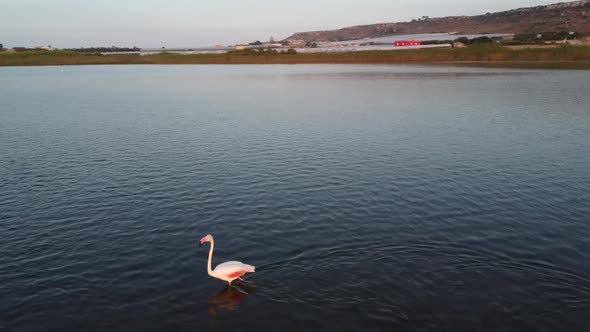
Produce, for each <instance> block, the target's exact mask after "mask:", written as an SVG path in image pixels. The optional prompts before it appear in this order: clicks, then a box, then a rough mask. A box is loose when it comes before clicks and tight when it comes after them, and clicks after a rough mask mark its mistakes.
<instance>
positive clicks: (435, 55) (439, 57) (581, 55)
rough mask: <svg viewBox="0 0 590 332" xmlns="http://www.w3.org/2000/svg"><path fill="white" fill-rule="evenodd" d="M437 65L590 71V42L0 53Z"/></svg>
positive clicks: (117, 61) (49, 62)
mask: <svg viewBox="0 0 590 332" xmlns="http://www.w3.org/2000/svg"><path fill="white" fill-rule="evenodd" d="M255 64H432V65H437V64H440V65H457V66H476V67H496V68H531V69H590V47H589V46H564V47H558V48H541V49H539V48H523V49H510V48H507V47H500V46H484V47H466V48H455V49H414V50H393V51H360V52H346V53H298V54H272V55H269V54H265V55H240V54H231V53H226V54H190V55H182V54H173V53H161V54H155V55H144V56H140V55H128V54H127V55H101V54H83V53H77V52H65V51H56V52H22V53H0V67H13V66H72V65H255Z"/></svg>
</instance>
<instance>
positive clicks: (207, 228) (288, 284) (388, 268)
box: [0, 65, 590, 331]
mask: <svg viewBox="0 0 590 332" xmlns="http://www.w3.org/2000/svg"><path fill="white" fill-rule="evenodd" d="M589 87H590V75H588V72H586V71H559V72H556V71H542V70H511V69H478V68H454V67H440V66H438V67H435V66H375V65H313V66H301V65H297V66H288V65H286V66H282V65H281V66H87V67H63V68H62V67H45V68H0V156H1V157H0V234H1V238H2V239H1V241H0V330H2V331H111V330H115V331H117V330H120V331H180V330H200V331H203V330H216V331H229V330H233V331H235V330H236V329H239V330H240V331H251V330H256V331H277V330H281V331H359V330H363V331H383V330H400V331H584V330H588V329H590V318H589V317H590V316H589V315H588V312H589V311H590V240H589V239H590V217H589V216H590V203H589V202H590V102H589V97H588V95H589V92H590V91H589ZM206 234H213V235H214V236H215V239H216V252H215V255H214V263H220V262H223V261H226V260H242V261H244V262H246V263H249V264H253V265H256V266H257V272H256V273H255V274H253V275H251V276H250V277H249V278H248V280H249V281H252V282H254V283H255V285H254V286H246V285H241V286H239V287H240V288H239V290H238V289H229V290H228V289H225V286H224V284H223V283H222V282H220V281H217V280H214V279H212V278H210V277H208V276H207V274H206V256H207V249H208V248H201V249H199V248H198V240H199V239H200V238H201V237H202V236H204V235H206Z"/></svg>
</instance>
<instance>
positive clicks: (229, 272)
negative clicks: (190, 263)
mask: <svg viewBox="0 0 590 332" xmlns="http://www.w3.org/2000/svg"><path fill="white" fill-rule="evenodd" d="M207 242H211V248H210V249H209V261H208V262H207V273H208V274H209V275H210V276H212V277H213V278H217V279H221V280H223V281H227V283H228V284H229V285H230V286H232V284H231V283H232V281H234V280H236V279H239V280H240V281H245V280H244V279H242V276H243V275H245V274H246V273H253V272H255V268H254V266H252V265H248V264H244V263H242V262H235V261H233V262H225V263H222V264H219V265H217V267H216V268H215V270H211V258H212V257H213V247H214V246H215V241H214V240H213V236H211V235H207V236H205V237H204V238H202V239H201V241H200V242H199V247H200V246H202V245H203V244H204V243H207Z"/></svg>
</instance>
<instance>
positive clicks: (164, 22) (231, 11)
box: [0, 0, 560, 48]
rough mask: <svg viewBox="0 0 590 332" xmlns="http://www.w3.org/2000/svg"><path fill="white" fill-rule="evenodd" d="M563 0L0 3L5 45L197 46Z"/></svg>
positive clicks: (81, 0)
mask: <svg viewBox="0 0 590 332" xmlns="http://www.w3.org/2000/svg"><path fill="white" fill-rule="evenodd" d="M555 2H560V1H558V0H549V1H546V0H493V1H479V0H447V1H441V0H412V1H409V0H406V1H394V0H362V1H348V0H296V1H295V0H0V43H2V44H4V47H14V46H26V47H33V46H42V45H52V46H54V47H58V48H67V47H89V46H111V45H116V46H129V47H131V46H138V47H168V48H170V47H197V46H213V45H233V44H236V43H243V42H250V41H254V40H258V39H260V40H268V39H269V38H270V37H271V36H273V37H274V38H275V39H277V40H280V39H283V38H286V37H288V36H289V35H291V34H292V33H294V32H300V31H311V30H327V29H336V28H341V27H346V26H352V25H359V24H371V23H383V22H398V21H409V20H411V19H414V18H418V17H421V16H424V15H427V16H430V17H439V16H449V15H477V14H484V13H486V12H494V11H501V10H508V9H514V8H518V7H529V6H536V5H544V4H550V3H555Z"/></svg>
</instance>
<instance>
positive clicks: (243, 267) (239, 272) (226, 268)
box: [213, 261, 255, 278]
mask: <svg viewBox="0 0 590 332" xmlns="http://www.w3.org/2000/svg"><path fill="white" fill-rule="evenodd" d="M254 271H255V268H254V266H252V265H248V264H244V263H242V262H235V261H234V262H225V263H222V264H219V265H217V267H216V268H215V270H213V272H214V273H215V274H216V275H219V276H224V277H226V278H239V277H241V276H243V275H244V274H246V273H251V272H254Z"/></svg>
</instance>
